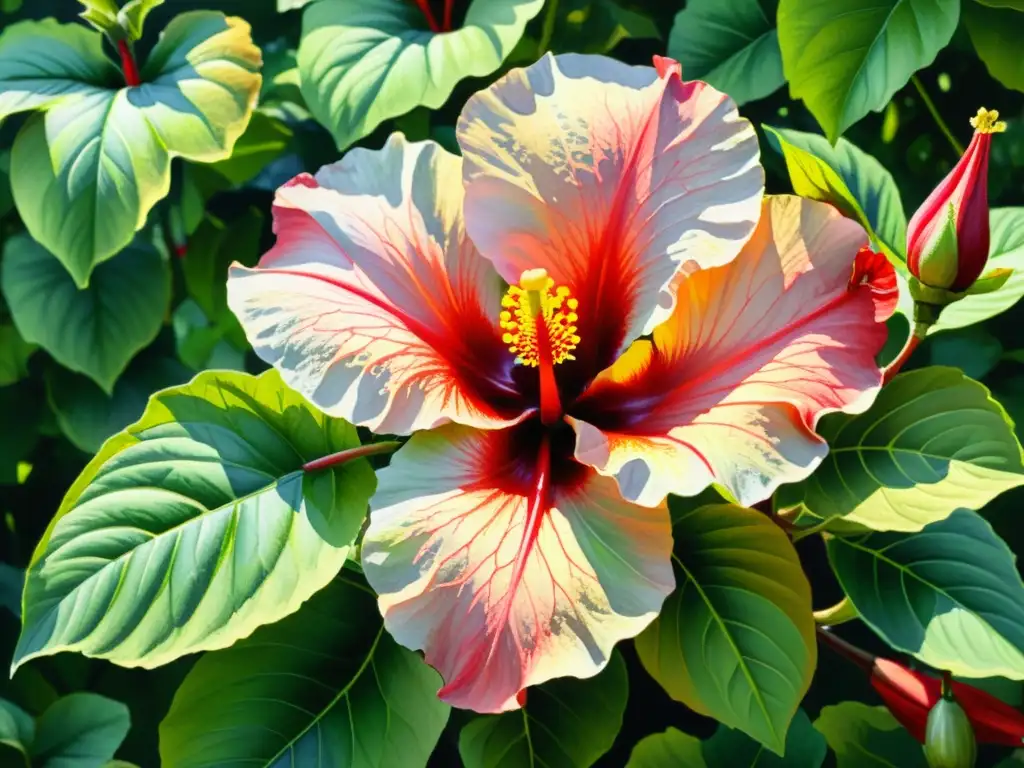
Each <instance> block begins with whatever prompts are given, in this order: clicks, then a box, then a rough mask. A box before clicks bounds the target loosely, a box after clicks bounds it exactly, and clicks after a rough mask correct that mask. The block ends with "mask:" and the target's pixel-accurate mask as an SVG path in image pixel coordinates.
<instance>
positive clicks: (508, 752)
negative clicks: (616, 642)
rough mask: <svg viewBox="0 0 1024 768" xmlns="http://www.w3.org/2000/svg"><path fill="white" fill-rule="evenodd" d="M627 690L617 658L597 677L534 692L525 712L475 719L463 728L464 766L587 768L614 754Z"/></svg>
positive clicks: (555, 683)
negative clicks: (611, 753)
mask: <svg viewBox="0 0 1024 768" xmlns="http://www.w3.org/2000/svg"><path fill="white" fill-rule="evenodd" d="M628 689H629V680H628V678H627V675H626V665H625V664H624V663H623V661H622V657H621V656H620V655H619V654H618V653H614V654H613V655H612V657H611V660H610V661H609V662H608V666H607V667H606V668H605V669H604V670H603V671H602V672H601V673H600V674H598V675H597V676H596V677H591V678H589V679H587V680H577V679H574V678H570V677H563V678H559V679H556V680H552V681H550V682H548V683H545V684H544V685H541V686H538V687H536V688H530V690H529V696H528V697H527V700H526V704H525V706H524V707H523V708H522V709H521V710H516V711H513V712H505V713H504V714H501V715H483V716H480V717H476V718H474V719H473V720H471V721H470V722H469V723H468V724H466V725H465V726H464V727H463V728H462V732H461V733H460V734H459V755H460V756H461V757H462V763H463V766H464V767H465V768H519V767H520V766H524V765H538V766H541V765H551V766H555V765H557V766H559V768H588V767H589V766H591V765H593V764H594V763H595V762H596V761H597V759H598V758H599V757H601V755H603V754H604V753H605V752H607V751H608V750H609V749H611V746H612V743H613V742H614V741H615V737H616V736H617V735H618V733H619V729H620V728H621V727H622V716H623V713H624V712H625V710H626V698H627V692H628Z"/></svg>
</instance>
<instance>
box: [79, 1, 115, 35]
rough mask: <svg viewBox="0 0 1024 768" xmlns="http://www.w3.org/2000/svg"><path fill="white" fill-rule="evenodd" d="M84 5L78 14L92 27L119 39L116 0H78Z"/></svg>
mask: <svg viewBox="0 0 1024 768" xmlns="http://www.w3.org/2000/svg"><path fill="white" fill-rule="evenodd" d="M78 2H79V4H80V5H82V6H84V7H85V10H83V11H82V12H81V13H79V14H78V15H79V16H81V17H82V18H83V19H85V20H86V21H87V22H88V23H89V24H90V25H91V26H92V27H93V28H94V29H96V30H98V31H100V32H105V33H109V34H111V35H113V36H114V37H115V38H117V39H120V37H121V34H119V33H120V32H121V30H120V25H119V24H118V23H117V11H118V8H117V0H78Z"/></svg>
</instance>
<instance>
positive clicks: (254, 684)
mask: <svg viewBox="0 0 1024 768" xmlns="http://www.w3.org/2000/svg"><path fill="white" fill-rule="evenodd" d="M254 670H259V674H258V675H254V674H253V671H254ZM441 683H442V681H441V678H440V676H439V675H438V674H437V673H436V672H434V670H432V669H431V668H430V667H428V666H427V665H426V664H425V663H424V662H423V661H422V660H421V659H420V658H419V657H418V656H417V655H416V654H415V653H412V652H411V651H407V650H405V649H404V648H402V647H400V646H399V645H398V644H396V643H395V641H394V640H392V639H391V637H390V636H389V635H388V634H387V633H386V632H385V631H384V627H383V624H382V622H381V620H380V614H379V613H378V611H377V605H376V600H375V599H374V595H373V593H372V592H371V591H370V590H369V588H367V587H366V586H364V585H363V584H361V583H357V582H355V581H354V580H353V578H352V577H351V576H348V575H347V574H345V573H343V574H342V575H341V576H339V577H338V578H337V579H335V580H334V581H333V582H331V583H330V584H329V585H328V586H327V587H325V588H324V589H323V590H321V591H320V592H318V593H317V594H315V595H313V597H312V598H310V600H309V602H307V603H306V604H305V605H303V606H302V608H300V609H299V611H298V612H297V613H295V614H293V615H292V616H289V617H288V618H286V619H284V620H283V621H281V622H279V623H277V624H274V625H272V626H268V627H262V628H261V629H259V630H257V631H256V632H255V634H253V636H252V637H250V638H247V639H245V640H242V641H241V642H239V643H236V644H235V645H233V646H232V647H231V648H228V649H226V650H223V651H218V652H216V653H211V654H207V655H206V656H204V657H203V658H202V659H200V660H199V662H198V663H197V664H196V665H195V666H194V667H193V668H192V671H191V672H189V674H188V677H186V678H185V681H184V682H183V683H182V685H181V687H180V688H179V689H178V692H177V694H175V697H174V702H173V703H172V704H171V710H170V712H169V713H168V714H167V717H166V718H165V719H164V721H163V722H162V723H161V724H160V758H161V762H160V764H161V765H162V766H163V768H200V767H201V766H204V767H207V768H208V767H209V766H213V765H224V766H227V765H235V764H238V765H241V764H243V763H244V764H245V765H248V766H252V768H292V767H293V766H301V767H302V768H337V767H339V766H345V768H379V767H380V766H402V768H417V766H419V767H420V768H422V766H425V765H426V763H427V759H428V758H429V757H430V753H431V752H432V751H433V749H434V746H435V745H436V744H437V740H438V738H439V737H440V735H441V731H442V730H443V729H444V726H445V723H446V722H447V720H448V711H449V707H448V705H447V704H444V703H443V702H441V701H440V700H439V699H438V698H437V690H438V688H439V687H440V686H441ZM211 723H216V724H217V727H216V728H215V729H213V728H211V727H210V724H211ZM256 733H258V734H259V738H253V736H254V734H256Z"/></svg>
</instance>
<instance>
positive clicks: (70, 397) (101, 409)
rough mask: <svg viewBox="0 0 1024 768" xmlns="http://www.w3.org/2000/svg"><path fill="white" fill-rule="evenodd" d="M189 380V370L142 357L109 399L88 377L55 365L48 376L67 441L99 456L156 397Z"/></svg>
mask: <svg viewBox="0 0 1024 768" xmlns="http://www.w3.org/2000/svg"><path fill="white" fill-rule="evenodd" d="M189 378H191V374H190V373H189V371H188V370H187V369H186V368H184V367H182V366H181V365H179V364H178V363H177V362H176V361H174V360H167V359H164V358H159V357H157V358H154V357H153V356H151V355H150V356H143V357H140V358H139V359H138V360H137V361H135V362H133V363H132V365H131V366H130V367H129V368H128V370H127V371H125V374H124V376H122V377H121V378H120V379H118V380H117V384H115V385H114V391H113V392H112V393H111V394H109V395H108V394H107V393H106V392H104V391H103V390H102V389H100V388H99V387H98V386H96V385H95V384H93V383H92V382H91V381H89V379H87V378H85V377H84V376H79V375H78V374H75V373H71V372H70V371H68V370H65V369H64V368H60V367H57V366H51V367H50V368H49V369H48V370H47V372H46V394H47V397H48V398H49V401H50V407H51V408H52V409H53V412H54V415H55V416H56V417H57V423H58V424H59V425H60V429H61V431H62V432H63V433H64V434H65V435H66V436H67V438H68V440H70V441H71V442H72V443H73V444H74V445H75V447H77V448H79V449H81V450H83V451H85V452H86V453H96V452H97V451H99V450H100V447H101V446H102V445H103V443H104V441H106V439H107V438H108V437H110V436H111V435H114V434H116V433H118V432H120V431H121V430H122V429H124V428H125V427H127V426H128V425H129V424H131V423H132V422H134V421H136V420H138V419H139V417H141V416H142V413H143V411H145V409H146V403H147V401H148V400H149V396H150V395H151V394H153V393H154V392H156V391H157V390H159V389H163V388H165V387H170V386H174V385H176V384H182V383H184V382H185V381H187V380H188V379H189Z"/></svg>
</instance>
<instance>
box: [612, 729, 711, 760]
mask: <svg viewBox="0 0 1024 768" xmlns="http://www.w3.org/2000/svg"><path fill="white" fill-rule="evenodd" d="M667 766H674V767H675V768H707V763H705V762H704V755H703V754H702V753H701V741H700V739H698V738H697V737H696V736H691V735H690V734H688V733H683V732H682V731H679V730H676V729H675V728H669V729H668V730H667V731H665V732H664V733H652V734H651V735H650V736H645V737H644V738H642V739H641V740H640V741H639V742H637V745H636V746H635V747H633V752H632V753H631V754H630V756H629V762H628V763H626V768H667Z"/></svg>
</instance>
